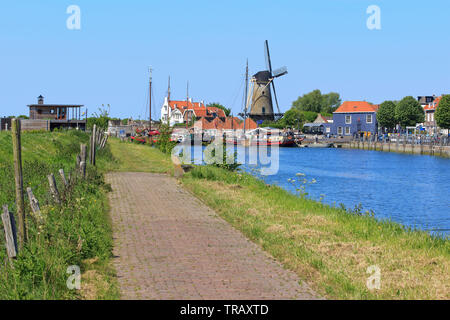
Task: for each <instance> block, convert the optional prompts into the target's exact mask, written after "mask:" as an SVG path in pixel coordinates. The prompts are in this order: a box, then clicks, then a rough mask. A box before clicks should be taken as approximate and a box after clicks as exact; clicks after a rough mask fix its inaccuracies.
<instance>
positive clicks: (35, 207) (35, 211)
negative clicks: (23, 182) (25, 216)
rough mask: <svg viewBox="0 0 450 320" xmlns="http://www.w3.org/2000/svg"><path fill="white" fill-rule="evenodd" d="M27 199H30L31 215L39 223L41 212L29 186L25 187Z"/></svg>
mask: <svg viewBox="0 0 450 320" xmlns="http://www.w3.org/2000/svg"><path fill="white" fill-rule="evenodd" d="M27 194H28V200H29V201H30V207H31V211H32V212H33V216H34V218H35V219H36V221H38V222H39V223H41V222H42V220H43V219H42V214H41V207H40V206H39V201H38V199H36V197H35V196H34V194H33V190H32V189H31V188H27Z"/></svg>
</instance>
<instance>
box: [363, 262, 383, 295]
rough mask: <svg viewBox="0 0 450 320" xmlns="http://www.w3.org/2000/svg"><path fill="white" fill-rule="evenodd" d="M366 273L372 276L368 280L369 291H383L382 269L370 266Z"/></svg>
mask: <svg viewBox="0 0 450 320" xmlns="http://www.w3.org/2000/svg"><path fill="white" fill-rule="evenodd" d="M366 272H367V273H368V274H371V276H370V277H369V278H367V282H366V285H367V289H369V290H380V289H381V269H380V267H379V266H370V267H368V268H367V270H366Z"/></svg>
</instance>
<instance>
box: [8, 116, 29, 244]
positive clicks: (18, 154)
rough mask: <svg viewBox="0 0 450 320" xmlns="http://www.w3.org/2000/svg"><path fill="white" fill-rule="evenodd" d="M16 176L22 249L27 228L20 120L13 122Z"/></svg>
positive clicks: (13, 120)
mask: <svg viewBox="0 0 450 320" xmlns="http://www.w3.org/2000/svg"><path fill="white" fill-rule="evenodd" d="M11 131H12V142H13V154H14V175H15V183H16V206H17V218H18V220H19V247H20V248H22V247H23V245H24V243H25V242H26V239H27V226H26V220H25V219H26V217H25V205H24V198H23V173H22V143H21V127H20V119H12V120H11Z"/></svg>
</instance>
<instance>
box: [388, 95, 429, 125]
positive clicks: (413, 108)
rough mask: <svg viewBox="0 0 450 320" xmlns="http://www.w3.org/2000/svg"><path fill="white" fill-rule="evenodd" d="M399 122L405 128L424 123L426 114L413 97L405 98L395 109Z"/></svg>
mask: <svg viewBox="0 0 450 320" xmlns="http://www.w3.org/2000/svg"><path fill="white" fill-rule="evenodd" d="M395 117H396V119H397V122H398V123H399V124H400V125H401V126H402V127H403V128H405V127H407V126H411V127H412V126H415V125H416V124H417V123H421V122H424V120H425V113H424V111H423V108H422V106H421V105H420V103H419V102H418V101H417V100H416V99H414V98H413V97H411V96H408V97H405V98H403V99H402V100H401V101H400V102H399V103H398V104H397V106H396V107H395Z"/></svg>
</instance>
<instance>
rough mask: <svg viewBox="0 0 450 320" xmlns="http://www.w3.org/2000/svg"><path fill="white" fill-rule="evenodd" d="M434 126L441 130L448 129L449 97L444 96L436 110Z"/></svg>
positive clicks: (449, 119) (449, 125) (449, 127)
mask: <svg viewBox="0 0 450 320" xmlns="http://www.w3.org/2000/svg"><path fill="white" fill-rule="evenodd" d="M435 118H436V124H437V125H438V127H440V128H441V129H450V95H444V96H442V98H441V101H440V102H439V105H438V107H437V109H436V115H435Z"/></svg>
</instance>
